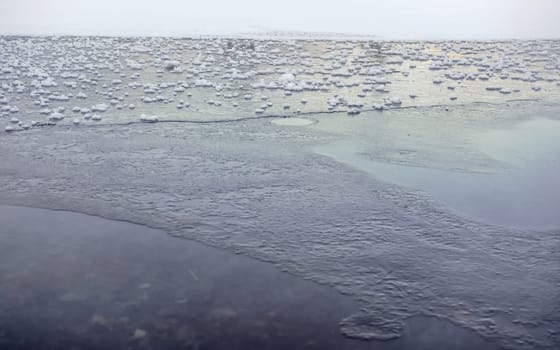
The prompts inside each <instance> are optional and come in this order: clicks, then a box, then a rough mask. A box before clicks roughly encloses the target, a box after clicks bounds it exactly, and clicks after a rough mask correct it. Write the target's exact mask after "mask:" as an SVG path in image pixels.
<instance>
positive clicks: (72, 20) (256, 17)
mask: <svg viewBox="0 0 560 350" xmlns="http://www.w3.org/2000/svg"><path fill="white" fill-rule="evenodd" d="M274 30H284V31H317V32H338V33H363V34H374V35H379V36H381V37H385V38H457V39H462V38H481V39H493V38H560V0H383V1H381V0H273V1H270V0H157V1H142V0H0V34H101V35H189V34H227V33H240V32H255V31H261V32H262V31H274Z"/></svg>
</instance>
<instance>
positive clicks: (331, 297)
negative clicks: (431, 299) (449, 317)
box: [0, 206, 498, 350]
mask: <svg viewBox="0 0 560 350" xmlns="http://www.w3.org/2000/svg"><path fill="white" fill-rule="evenodd" d="M29 217H33V221H31V220H29ZM0 219H1V221H2V227H1V228H0V241H1V244H0V252H1V254H0V281H1V283H2V286H3V287H2V289H1V290H0V296H1V298H2V305H1V306H0V347H1V348H2V349H6V350H7V349H12V348H13V349H16V348H17V349H31V348H49V349H68V348H76V349H122V348H131V347H132V348H135V349H162V348H167V349H179V348H188V349H191V348H192V349H263V348H266V349H303V348H305V349H356V350H357V349H387V350H390V349H392V350H409V349H410V350H412V349H414V350H416V349H446V350H459V349H465V350H467V349H473V348H476V349H497V348H498V347H497V346H496V345H492V344H490V343H488V342H485V341H484V340H482V339H481V338H480V337H478V336H477V335H476V334H474V333H473V332H469V331H466V330H464V329H461V328H459V327H457V326H453V325H452V324H450V323H448V322H444V321H440V320H435V319H429V318H425V317H424V318H413V319H410V320H407V324H408V325H409V326H410V327H409V329H408V332H407V333H406V334H404V335H403V337H402V338H401V339H399V340H398V341H395V342H391V343H381V342H371V343H368V342H360V341H357V340H350V339H345V338H344V337H343V336H342V335H341V334H340V333H339V331H338V327H337V325H338V323H339V320H340V318H342V317H344V316H345V314H347V313H350V312H353V311H355V310H356V309H357V308H358V306H357V305H356V303H355V302H352V301H351V299H350V298H348V297H343V296H341V295H340V294H337V293H335V292H334V291H333V290H331V289H329V288H327V287H322V286H318V285H316V284H313V283H311V282H308V281H304V280H301V279H299V278H296V277H293V276H290V275H288V274H285V273H281V272H279V271H278V270H276V269H274V267H273V266H271V265H269V264H265V263H260V262H257V261H254V260H251V259H248V258H245V257H242V256H239V255H234V254H231V253H227V252H224V251H220V250H218V249H213V248H210V247H207V246H203V245H201V244H197V243H194V242H188V241H185V240H180V241H178V240H177V239H176V238H172V237H166V236H165V235H164V234H163V233H162V232H158V231H156V230H152V229H149V228H146V227H142V226H138V225H133V224H130V223H125V222H111V221H107V220H104V219H101V218H96V217H92V216H86V215H83V214H78V213H71V212H63V211H56V212H53V211H48V210H44V209H33V208H23V207H8V206H0ZM435 329H437V333H434V330H435Z"/></svg>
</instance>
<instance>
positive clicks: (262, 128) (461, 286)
mask: <svg viewBox="0 0 560 350" xmlns="http://www.w3.org/2000/svg"><path fill="white" fill-rule="evenodd" d="M401 117H403V116H399V115H397V114H394V115H391V116H390V118H401ZM403 118H406V115H405V116H404V117H403ZM471 118H473V116H471ZM319 124H321V121H319ZM313 127H314V126H309V127H306V128H284V127H277V126H273V125H271V124H270V123H268V122H267V121H259V120H256V121H247V122H240V123H234V124H228V125H223V124H222V125H200V126H193V125H191V126H188V125H183V124H182V125H179V126H177V125H170V124H165V123H162V124H150V125H145V124H144V125H134V126H130V127H122V126H107V127H98V128H80V129H69V128H68V129H67V128H64V127H59V128H53V129H50V130H48V131H46V130H41V131H36V132H35V131H31V132H28V133H20V134H10V135H8V136H3V137H2V138H0V152H1V154H2V162H0V182H1V186H0V201H1V202H3V203H7V204H22V205H31V206H41V207H48V208H55V209H56V208H58V209H67V210H74V211H80V212H84V213H88V214H93V215H99V216H103V217H107V218H111V219H118V220H127V221H132V222H136V223H140V224H144V225H148V226H150V227H155V228H160V229H163V230H165V231H166V232H168V233H170V234H172V235H175V236H181V237H186V238H190V239H195V240H197V241H201V242H204V243H207V244H210V245H213V246H218V247H222V248H225V249H228V250H233V251H236V252H239V253H243V254H246V255H249V256H252V257H255V258H258V259H262V260H265V261H270V262H272V263H274V264H276V265H277V266H278V267H279V268H280V269H282V270H284V271H287V272H290V273H292V274H295V275H298V276H302V277H304V278H308V279H311V280H313V281H316V282H318V283H322V284H326V285H330V286H333V287H334V288H336V289H337V290H339V291H340V292H342V293H344V294H348V295H351V296H352V297H354V298H355V299H357V300H358V301H359V302H360V303H362V305H363V311H361V312H360V313H359V314H357V315H353V316H350V317H349V318H347V319H345V320H343V321H342V323H341V330H342V332H343V333H344V334H346V335H348V336H351V337H358V338H364V339H374V338H375V339H389V338H394V337H397V336H398V335H399V334H400V333H401V332H402V331H403V324H404V322H405V320H406V319H407V318H409V317H411V316H415V315H430V316H435V317H439V318H444V319H448V320H450V321H452V322H453V323H455V324H458V325H462V326H465V327H467V328H470V329H473V330H475V331H476V332H478V333H479V334H480V335H482V336H484V337H486V338H488V339H490V340H491V341H495V342H497V343H499V344H501V345H502V346H503V347H505V348H509V349H536V348H541V349H557V348H558V346H559V344H560V339H559V333H558V330H560V303H559V302H558V301H559V298H560V296H559V290H560V288H559V286H560V264H559V261H560V249H559V247H560V236H559V234H558V232H557V231H554V232H552V231H551V232H531V231H524V230H516V229H505V228H501V227H495V226H488V225H483V224H480V223H477V222H473V221H471V220H468V219H466V218H464V217H461V216H457V215H455V214H453V213H451V212H449V211H448V210H447V209H446V208H444V207H442V206H441V205H439V204H438V203H434V202H433V201H431V200H430V199H429V198H427V197H426V196H423V195H421V194H419V193H415V192H410V191H408V190H404V189H402V188H399V187H397V186H391V185H388V184H385V183H381V182H377V181H375V180H374V179H372V178H371V177H370V176H368V175H366V174H363V173H361V172H359V171H356V170H353V169H350V168H348V167H346V166H343V165H341V164H339V163H337V162H335V161H333V160H331V159H329V158H327V157H323V156H319V155H316V154H313V153H312V152H311V148H312V147H313V146H315V145H317V144H322V143H325V142H330V141H331V140H332V139H333V137H332V135H328V134H325V133H322V132H318V131H317V130H314V129H312V128H313ZM395 135H396V134H395Z"/></svg>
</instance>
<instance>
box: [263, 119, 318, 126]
mask: <svg viewBox="0 0 560 350" xmlns="http://www.w3.org/2000/svg"><path fill="white" fill-rule="evenodd" d="M272 123H273V124H276V125H285V126H306V125H311V124H313V123H314V121H313V120H309V119H303V118H282V119H274V120H273V121H272Z"/></svg>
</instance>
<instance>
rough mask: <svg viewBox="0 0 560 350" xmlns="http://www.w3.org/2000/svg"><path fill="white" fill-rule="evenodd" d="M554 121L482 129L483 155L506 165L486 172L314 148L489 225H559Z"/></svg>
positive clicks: (557, 127)
mask: <svg viewBox="0 0 560 350" xmlns="http://www.w3.org/2000/svg"><path fill="white" fill-rule="evenodd" d="M559 136H560V122H559V121H553V120H549V119H536V120H531V121H527V122H523V123H520V124H517V125H515V126H514V127H513V128H510V129H506V130H492V131H487V132H485V133H482V134H481V135H480V136H479V137H478V139H477V140H476V143H477V146H478V147H479V148H480V149H481V150H482V151H483V152H485V153H487V154H489V155H490V156H492V157H495V158H496V159H499V160H502V161H504V162H506V163H507V164H508V165H510V168H508V169H504V170H502V171H500V172H492V173H476V172H475V173H465V172H457V171H451V170H447V171H445V170H440V169H433V168H425V167H418V166H416V167H413V166H407V165H399V164H393V163H386V162H380V161H375V160H371V159H370V158H369V157H367V155H365V154H363V153H362V152H363V151H362V150H363V148H364V147H361V146H360V144H359V142H356V141H355V140H348V141H338V142H335V143H332V144H329V145H325V146H320V147H317V148H316V151H317V152H318V153H320V154H325V155H328V156H331V157H333V158H335V159H336V160H338V161H341V162H343V163H346V164H349V165H351V166H353V167H356V168H358V169H360V170H364V171H366V172H368V173H370V174H371V175H372V176H374V177H375V178H377V179H380V180H382V181H387V182H392V183H396V184H399V185H403V186H408V187H411V188H415V189H419V190H422V191H425V192H427V193H428V194H429V195H431V196H433V197H434V198H436V199H438V200H441V201H442V202H444V203H446V204H447V205H449V206H450V207H451V208H453V209H456V210H457V211H459V212H463V213H464V214H466V215H469V216H472V217H473V218H475V219H478V220H481V221H484V222H488V223H491V224H497V225H504V226H517V227H525V228H534V229H557V228H559V227H560V215H559V208H560V182H559V181H557V179H559V178H560V137H559Z"/></svg>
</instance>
